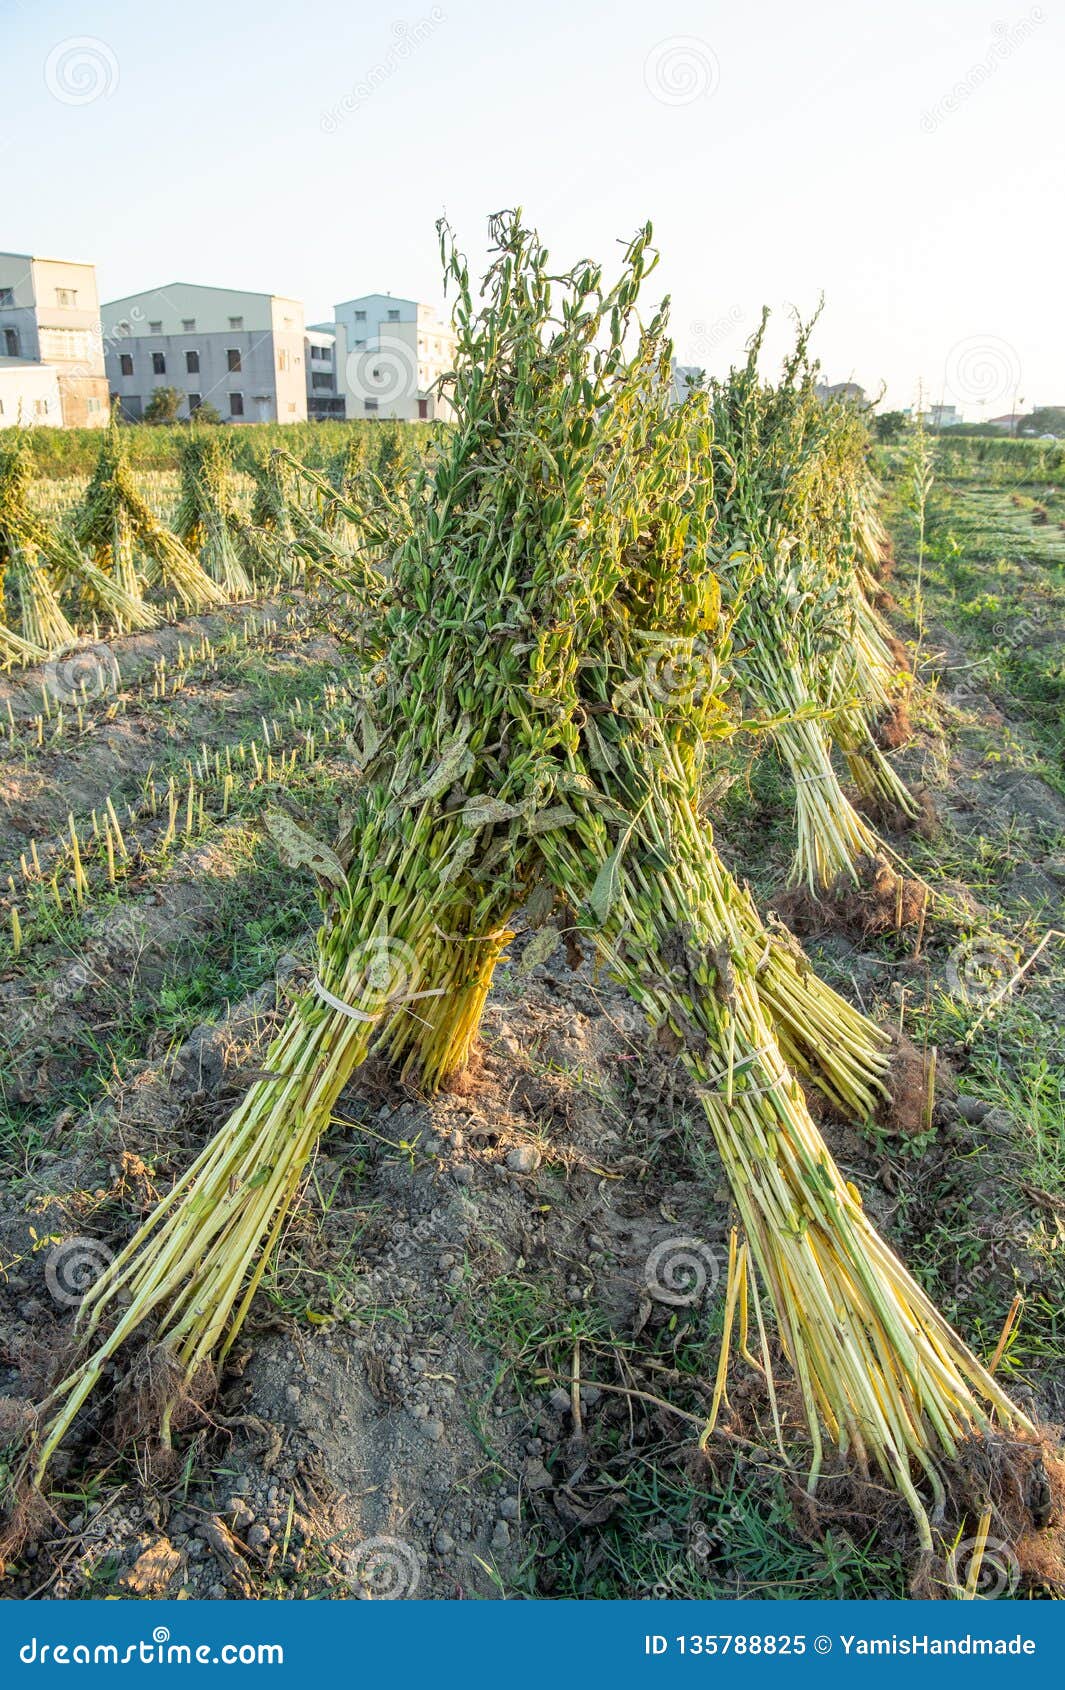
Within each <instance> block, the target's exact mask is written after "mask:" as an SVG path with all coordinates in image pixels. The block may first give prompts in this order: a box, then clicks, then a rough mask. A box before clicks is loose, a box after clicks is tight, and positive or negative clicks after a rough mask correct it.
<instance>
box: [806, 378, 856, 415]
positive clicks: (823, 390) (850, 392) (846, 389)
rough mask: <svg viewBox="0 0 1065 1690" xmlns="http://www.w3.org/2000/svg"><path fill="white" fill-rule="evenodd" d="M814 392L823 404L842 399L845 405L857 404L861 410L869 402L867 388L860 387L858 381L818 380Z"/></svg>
mask: <svg viewBox="0 0 1065 1690" xmlns="http://www.w3.org/2000/svg"><path fill="white" fill-rule="evenodd" d="M814 392H815V393H816V395H817V397H818V399H820V401H821V403H822V404H826V403H827V402H828V400H830V399H840V400H842V401H843V403H844V404H845V405H857V406H858V407H859V409H861V410H864V408H865V406H866V405H867V404H868V400H867V398H866V394H865V388H864V387H859V385H858V383H857V382H856V381H836V382H831V383H827V382H823V381H822V382H818V383H817V385H816V387H815V388H814Z"/></svg>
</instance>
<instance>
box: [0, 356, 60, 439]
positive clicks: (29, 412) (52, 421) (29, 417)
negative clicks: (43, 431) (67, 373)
mask: <svg viewBox="0 0 1065 1690" xmlns="http://www.w3.org/2000/svg"><path fill="white" fill-rule="evenodd" d="M62 426H63V406H62V401H61V400H60V397H59V377H58V374H57V373H56V371H55V370H53V369H52V368H51V367H50V366H49V365H48V364H30V363H26V362H25V361H24V360H22V359H21V358H0V428H62Z"/></svg>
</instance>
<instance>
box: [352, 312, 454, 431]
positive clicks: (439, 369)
mask: <svg viewBox="0 0 1065 1690" xmlns="http://www.w3.org/2000/svg"><path fill="white" fill-rule="evenodd" d="M336 332H337V385H338V388H339V390H340V392H341V393H343V395H344V399H345V404H346V407H347V414H348V417H349V418H360V417H380V418H398V419H400V420H407V421H418V420H421V421H428V420H432V419H433V418H442V417H448V416H450V415H451V409H450V406H449V405H448V402H447V397H446V395H445V394H441V392H440V391H439V389H437V388H436V387H435V384H436V383H437V382H438V381H439V379H440V378H441V377H442V376H444V375H446V373H447V372H448V371H449V370H450V369H451V367H452V364H453V362H454V352H455V337H454V334H453V333H452V331H451V329H450V327H449V326H448V325H447V324H446V323H444V322H442V321H441V320H440V318H439V317H438V316H437V314H436V312H435V311H434V310H433V308H432V306H429V305H422V304H420V303H419V302H418V301H417V300H414V299H397V298H395V297H394V296H393V295H391V294H383V293H372V294H364V295H362V296H360V297H359V298H358V299H349V300H346V301H345V302H344V303H343V304H342V305H338V306H337V307H336Z"/></svg>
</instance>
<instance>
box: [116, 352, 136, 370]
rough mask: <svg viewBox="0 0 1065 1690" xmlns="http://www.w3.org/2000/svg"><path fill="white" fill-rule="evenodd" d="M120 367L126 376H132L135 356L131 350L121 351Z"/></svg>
mask: <svg viewBox="0 0 1065 1690" xmlns="http://www.w3.org/2000/svg"><path fill="white" fill-rule="evenodd" d="M118 367H119V369H120V370H121V371H122V374H123V375H124V376H131V375H132V374H133V357H132V355H131V354H130V353H129V352H121V353H120V354H119V358H118Z"/></svg>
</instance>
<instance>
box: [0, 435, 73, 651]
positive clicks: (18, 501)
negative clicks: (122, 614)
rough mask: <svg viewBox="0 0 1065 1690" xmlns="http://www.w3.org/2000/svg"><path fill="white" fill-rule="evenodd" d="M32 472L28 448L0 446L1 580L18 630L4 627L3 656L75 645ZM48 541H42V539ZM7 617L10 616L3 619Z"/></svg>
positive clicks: (0, 638) (0, 637)
mask: <svg viewBox="0 0 1065 1690" xmlns="http://www.w3.org/2000/svg"><path fill="white" fill-rule="evenodd" d="M29 487H30V472H29V464H28V461H27V457H26V452H25V450H24V449H23V448H22V447H21V446H19V445H16V446H15V447H14V449H11V448H5V449H3V450H0V586H2V588H3V591H4V596H5V601H6V598H7V595H8V594H10V596H11V598H12V599H13V600H14V604H15V607H16V618H15V619H16V620H17V621H18V624H19V627H20V629H21V633H20V634H13V633H12V632H11V630H10V629H8V628H7V627H6V626H4V627H3V628H2V631H0V661H2V662H5V663H7V662H12V661H18V662H27V661H33V660H34V658H36V659H38V660H39V659H40V658H42V657H46V656H47V655H48V654H49V653H52V652H57V651H62V650H63V648H64V647H65V646H69V645H73V643H74V641H75V640H76V638H77V634H76V633H75V630H74V629H73V627H72V626H71V624H70V623H69V622H68V621H67V618H66V617H65V616H64V614H63V611H62V608H61V606H60V603H59V595H58V593H57V592H56V589H55V587H54V586H53V584H52V580H51V576H50V573H49V569H48V557H47V551H46V542H47V536H46V535H45V534H43V533H42V531H41V530H42V524H40V523H39V521H38V520H37V518H36V517H35V516H34V515H33V514H32V513H31V511H30V508H29ZM42 542H44V543H42ZM4 620H5V621H6V618H5V619H4Z"/></svg>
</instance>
